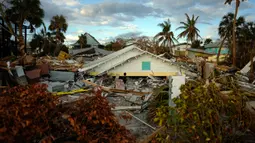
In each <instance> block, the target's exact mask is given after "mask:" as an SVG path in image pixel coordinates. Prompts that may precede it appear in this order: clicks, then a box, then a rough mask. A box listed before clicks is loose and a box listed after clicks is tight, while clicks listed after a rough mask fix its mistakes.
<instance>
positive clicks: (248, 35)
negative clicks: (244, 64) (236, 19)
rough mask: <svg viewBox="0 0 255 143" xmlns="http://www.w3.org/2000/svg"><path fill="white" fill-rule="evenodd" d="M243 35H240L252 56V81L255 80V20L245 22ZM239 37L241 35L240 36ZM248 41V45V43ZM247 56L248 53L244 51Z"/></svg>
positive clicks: (250, 78)
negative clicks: (254, 60)
mask: <svg viewBox="0 0 255 143" xmlns="http://www.w3.org/2000/svg"><path fill="white" fill-rule="evenodd" d="M240 33H241V34H242V35H240V39H238V40H242V41H244V45H245V47H248V48H249V49H248V53H249V56H250V63H251V65H250V72H249V80H250V82H253V81H254V62H253V58H254V50H255V23H254V22H248V23H245V24H244V26H243V27H242V29H241V32H240ZM238 38H239V37H238ZM247 43H248V45H247ZM243 54H244V55H245V56H246V57H247V54H245V53H243Z"/></svg>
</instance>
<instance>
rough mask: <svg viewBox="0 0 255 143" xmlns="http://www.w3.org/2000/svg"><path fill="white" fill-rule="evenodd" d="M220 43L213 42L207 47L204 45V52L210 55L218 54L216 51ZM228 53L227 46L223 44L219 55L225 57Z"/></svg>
mask: <svg viewBox="0 0 255 143" xmlns="http://www.w3.org/2000/svg"><path fill="white" fill-rule="evenodd" d="M220 44H221V42H220V41H217V42H213V43H209V44H207V45H205V46H204V47H205V51H206V52H209V53H212V54H218V51H219V49H220ZM228 52H229V49H228V48H227V46H226V45H225V44H223V46H222V48H221V52H220V54H221V55H227V54H228Z"/></svg>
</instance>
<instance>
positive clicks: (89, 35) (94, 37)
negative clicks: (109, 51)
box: [85, 32, 101, 45]
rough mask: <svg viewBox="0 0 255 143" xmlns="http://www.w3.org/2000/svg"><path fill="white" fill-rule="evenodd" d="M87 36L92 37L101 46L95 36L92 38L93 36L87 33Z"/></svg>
mask: <svg viewBox="0 0 255 143" xmlns="http://www.w3.org/2000/svg"><path fill="white" fill-rule="evenodd" d="M85 35H86V36H90V37H91V38H92V39H94V40H95V41H96V42H97V43H98V45H101V44H100V43H99V42H98V41H97V39H96V38H95V37H94V36H92V35H90V34H89V33H87V32H86V33H85Z"/></svg>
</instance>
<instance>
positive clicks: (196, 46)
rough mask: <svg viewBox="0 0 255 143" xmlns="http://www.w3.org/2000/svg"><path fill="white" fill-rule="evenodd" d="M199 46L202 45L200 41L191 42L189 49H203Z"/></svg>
mask: <svg viewBox="0 0 255 143" xmlns="http://www.w3.org/2000/svg"><path fill="white" fill-rule="evenodd" d="M201 44H203V42H202V41H200V40H195V41H193V42H192V44H191V48H195V49H204V48H203V47H202V46H201Z"/></svg>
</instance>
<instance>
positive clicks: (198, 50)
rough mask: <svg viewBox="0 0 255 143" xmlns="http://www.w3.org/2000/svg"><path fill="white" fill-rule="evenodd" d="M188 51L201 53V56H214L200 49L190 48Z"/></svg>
mask: <svg viewBox="0 0 255 143" xmlns="http://www.w3.org/2000/svg"><path fill="white" fill-rule="evenodd" d="M188 51H192V52H197V53H202V54H208V55H214V54H213V53H209V52H206V51H205V50H202V49H194V48H190V49H188Z"/></svg>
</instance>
